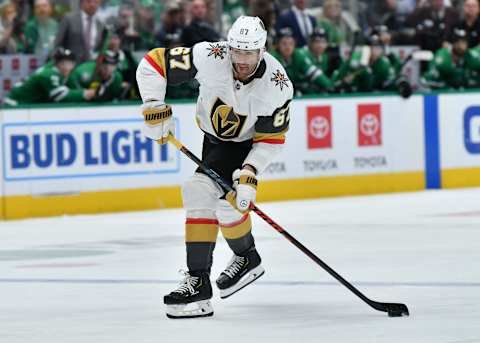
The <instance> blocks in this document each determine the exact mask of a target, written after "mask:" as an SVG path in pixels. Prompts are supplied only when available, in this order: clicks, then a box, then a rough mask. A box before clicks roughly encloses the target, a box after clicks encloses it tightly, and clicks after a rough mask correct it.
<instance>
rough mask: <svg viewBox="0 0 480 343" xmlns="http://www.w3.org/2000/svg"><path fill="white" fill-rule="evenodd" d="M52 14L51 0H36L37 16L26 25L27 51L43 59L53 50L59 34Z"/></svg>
mask: <svg viewBox="0 0 480 343" xmlns="http://www.w3.org/2000/svg"><path fill="white" fill-rule="evenodd" d="M51 15H52V6H51V4H50V1H49V0H35V16H34V17H32V18H31V19H30V20H29V21H28V22H27V24H26V25H25V40H26V47H25V52H26V53H29V54H35V55H37V57H40V59H41V60H43V59H44V58H46V57H47V56H48V54H49V52H50V51H51V50H52V48H53V44H54V42H55V36H56V35H57V30H58V23H57V22H56V21H55V19H53V18H52V17H51Z"/></svg>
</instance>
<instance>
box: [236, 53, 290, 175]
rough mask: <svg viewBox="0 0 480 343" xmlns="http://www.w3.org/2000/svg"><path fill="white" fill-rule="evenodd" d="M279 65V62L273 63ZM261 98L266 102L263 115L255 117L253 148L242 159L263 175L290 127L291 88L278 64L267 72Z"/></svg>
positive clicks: (282, 143)
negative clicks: (269, 74) (268, 74)
mask: <svg viewBox="0 0 480 343" xmlns="http://www.w3.org/2000/svg"><path fill="white" fill-rule="evenodd" d="M275 63H278V62H275ZM270 73H271V76H269V77H268V78H267V79H266V80H267V85H266V90H265V92H266V93H265V95H264V98H265V99H268V101H266V102H265V103H268V106H267V107H264V108H265V112H264V114H263V115H260V116H258V117H257V121H256V122H255V126H254V134H253V144H252V149H251V150H250V152H249V153H248V155H247V157H246V158H245V160H244V163H243V164H244V165H245V164H248V165H251V166H252V167H254V168H255V169H256V171H257V174H260V173H262V172H263V171H264V170H265V169H266V168H267V166H268V164H269V163H270V162H271V161H272V160H273V159H274V158H275V157H276V156H277V155H278V154H279V153H280V152H281V151H282V149H283V146H284V143H285V138H286V137H285V136H286V133H287V131H288V128H289V125H290V103H291V101H292V97H293V85H292V83H291V81H290V80H289V79H288V78H287V77H286V73H285V70H284V69H283V67H282V66H281V65H280V64H279V63H278V64H276V65H275V64H274V66H273V68H271V69H270Z"/></svg>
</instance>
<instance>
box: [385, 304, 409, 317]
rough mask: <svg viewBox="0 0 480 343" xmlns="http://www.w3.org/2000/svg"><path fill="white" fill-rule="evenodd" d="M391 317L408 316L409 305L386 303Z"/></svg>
mask: <svg viewBox="0 0 480 343" xmlns="http://www.w3.org/2000/svg"><path fill="white" fill-rule="evenodd" d="M385 305H386V309H387V313H388V316H389V317H403V316H405V317H408V316H409V315H410V313H409V312H408V307H407V306H406V305H405V304H385Z"/></svg>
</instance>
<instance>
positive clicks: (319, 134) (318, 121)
mask: <svg viewBox="0 0 480 343" xmlns="http://www.w3.org/2000/svg"><path fill="white" fill-rule="evenodd" d="M309 132H310V134H311V135H312V136H313V137H315V138H316V139H322V138H325V137H327V136H328V134H329V133H330V123H329V122H328V120H327V119H326V118H325V117H315V118H313V119H312V120H311V121H310V126H309Z"/></svg>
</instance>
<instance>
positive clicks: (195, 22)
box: [180, 0, 220, 46]
mask: <svg viewBox="0 0 480 343" xmlns="http://www.w3.org/2000/svg"><path fill="white" fill-rule="evenodd" d="M190 11H191V16H192V21H191V22H190V24H189V25H188V26H186V27H185V28H184V29H183V32H182V36H181V38H180V39H181V42H182V44H183V45H184V46H193V45H195V44H197V43H199V42H203V41H207V42H215V41H218V40H220V34H219V33H218V32H217V31H216V30H215V29H214V28H213V26H212V25H210V24H209V23H208V22H207V21H206V17H207V6H206V4H205V1H204V0H193V1H192V5H191V7H190Z"/></svg>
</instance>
